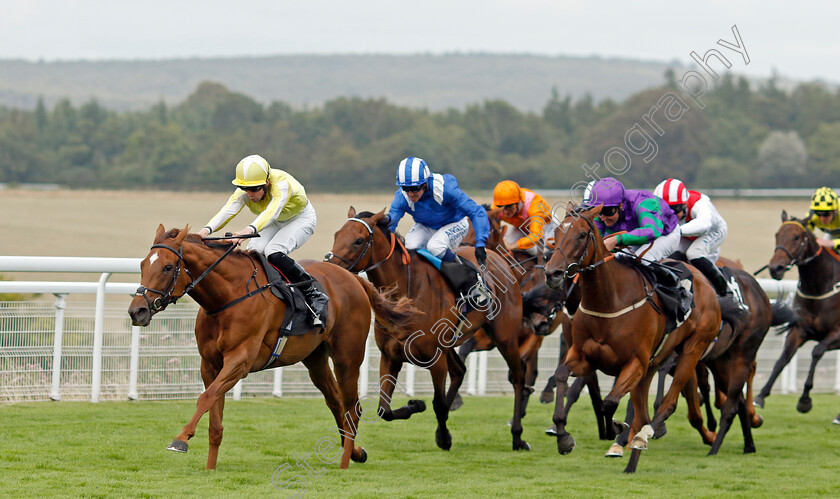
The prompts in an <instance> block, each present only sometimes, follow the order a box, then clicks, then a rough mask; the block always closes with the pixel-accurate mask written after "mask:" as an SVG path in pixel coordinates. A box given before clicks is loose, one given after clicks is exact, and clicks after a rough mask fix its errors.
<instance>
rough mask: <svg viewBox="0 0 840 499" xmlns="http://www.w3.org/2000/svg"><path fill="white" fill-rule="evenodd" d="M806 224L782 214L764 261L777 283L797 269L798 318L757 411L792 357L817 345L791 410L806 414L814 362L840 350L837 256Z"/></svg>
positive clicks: (839, 269) (839, 266)
mask: <svg viewBox="0 0 840 499" xmlns="http://www.w3.org/2000/svg"><path fill="white" fill-rule="evenodd" d="M807 223H808V222H807V221H806V220H799V219H796V218H788V215H787V212H784V211H783V212H782V225H781V227H779V230H778V232H776V250H775V251H774V252H773V257H772V258H771V259H770V264H769V267H770V275H771V276H772V277H773V279H776V280H779V279H781V278H782V277H783V276H784V275H785V272H787V271H788V270H789V269H790V268H791V267H793V266H794V265H796V266H797V267H798V268H799V286H798V287H797V289H796V297H795V298H794V302H793V303H794V310H795V311H796V313H797V315H798V317H797V320H796V323H795V324H794V325H793V326H792V327H791V328H790V330H789V332H788V334H787V337H786V338H785V346H784V349H783V350H782V354H781V356H780V357H779V360H777V361H776V364H775V365H774V366H773V372H772V373H771V374H770V378H769V379H768V380H767V383H766V384H765V385H764V387H763V388H762V389H761V392H759V394H758V396H757V397H756V398H755V403H756V404H757V405H758V406H759V407H764V399H765V398H767V397H769V396H770V390H771V389H772V388H773V383H775V381H776V378H777V377H778V376H779V374H780V373H781V372H782V369H784V367H785V366H786V365H787V363H788V362H790V359H791V358H792V357H793V354H794V353H796V351H797V350H798V349H799V347H801V346H802V344H803V343H805V342H806V341H807V340H814V341H816V342H817V346H815V347H814V350H813V351H812V352H811V368H810V370H809V371H808V378H807V379H806V380H805V387H804V390H803V392H802V396H801V397H800V398H799V402H798V403H797V404H796V409H797V410H798V411H799V412H808V411H810V410H811V396H810V393H811V389H812V388H813V387H814V372H815V370H816V367H817V362H819V361H820V359H822V357H823V355H825V352H827V351H829V350H836V349H838V348H840V257H838V255H837V253H835V252H834V250H832V249H829V248H824V247H822V246H820V245H819V244H817V239H816V237H815V236H814V233H813V232H811V231H810V230H808V229H807ZM838 418H840V416H838Z"/></svg>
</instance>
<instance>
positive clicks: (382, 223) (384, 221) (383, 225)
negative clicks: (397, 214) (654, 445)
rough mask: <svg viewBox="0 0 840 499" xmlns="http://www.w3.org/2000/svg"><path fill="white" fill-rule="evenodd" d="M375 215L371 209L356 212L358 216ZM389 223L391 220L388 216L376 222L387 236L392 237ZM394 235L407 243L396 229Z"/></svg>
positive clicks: (369, 216)
mask: <svg viewBox="0 0 840 499" xmlns="http://www.w3.org/2000/svg"><path fill="white" fill-rule="evenodd" d="M374 215H375V213H371V212H369V211H362V212H359V213H356V218H371V217H373V216H374ZM388 223H389V222H388V217H387V216H385V217H382V218H380V219H379V221H378V222H376V226H377V227H379V230H381V231H382V233H383V234H385V237H391V231H390V230H388ZM394 235H395V236H396V237H397V239H399V240H400V242H401V243H403V244H405V238H404V237H403V236H402V235H400V233H399V232H397V231H394Z"/></svg>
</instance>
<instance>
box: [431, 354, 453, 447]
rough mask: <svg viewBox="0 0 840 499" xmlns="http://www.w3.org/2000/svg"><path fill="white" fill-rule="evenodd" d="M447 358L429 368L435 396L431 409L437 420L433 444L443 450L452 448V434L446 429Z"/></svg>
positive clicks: (447, 409) (447, 408)
mask: <svg viewBox="0 0 840 499" xmlns="http://www.w3.org/2000/svg"><path fill="white" fill-rule="evenodd" d="M446 360H447V357H441V358H440V360H438V361H437V362H435V364H434V365H433V366H432V367H430V368H429V371H430V373H431V375H432V385H433V386H434V390H435V394H434V398H433V399H432V407H433V408H434V410H435V417H436V418H437V424H438V425H437V430H436V431H435V443H437V446H438V447H440V448H441V449H443V450H449V449H450V448H452V434H451V433H449V428H447V427H446V421H447V419H449V404H447V400H446V373H447V370H448V368H447V362H446Z"/></svg>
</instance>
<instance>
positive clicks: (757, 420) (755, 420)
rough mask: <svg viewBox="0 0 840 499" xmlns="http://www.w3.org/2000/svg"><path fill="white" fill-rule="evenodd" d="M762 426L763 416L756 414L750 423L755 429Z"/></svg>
mask: <svg viewBox="0 0 840 499" xmlns="http://www.w3.org/2000/svg"><path fill="white" fill-rule="evenodd" d="M835 421H836V420H835ZM762 424H764V417H762V416H761V414H756V415H755V417H754V418H752V420H751V421H750V426H752V427H753V428H758V427H760V426H761V425H762ZM837 424H840V423H837Z"/></svg>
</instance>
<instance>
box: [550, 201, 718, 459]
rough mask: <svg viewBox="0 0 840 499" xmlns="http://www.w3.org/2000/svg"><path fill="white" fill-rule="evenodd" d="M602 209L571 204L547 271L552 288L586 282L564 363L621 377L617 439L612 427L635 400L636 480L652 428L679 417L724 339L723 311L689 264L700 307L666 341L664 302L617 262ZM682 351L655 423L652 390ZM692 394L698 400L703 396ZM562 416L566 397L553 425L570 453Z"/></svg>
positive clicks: (613, 402) (612, 405) (612, 406)
mask: <svg viewBox="0 0 840 499" xmlns="http://www.w3.org/2000/svg"><path fill="white" fill-rule="evenodd" d="M601 208H602V207H601V206H597V207H595V208H592V209H590V210H586V211H583V210H576V209H575V207H574V206H573V205H572V204H571V203H570V204H569V206H568V210H569V212H570V213H569V214H568V215H567V216H566V217H565V218H564V219H563V222H562V223H561V224H560V226H559V227H558V228H557V231H556V232H555V241H558V248H557V250H555V252H554V255H553V256H552V257H551V259H550V260H549V262H548V264H547V265H546V269H545V272H546V281H547V283H548V284H549V285H550V286H559V285H562V283H563V281H565V280H566V279H568V278H570V277H571V276H573V275H579V278H578V286H580V293H581V301H580V306H579V307H578V310H577V312H576V313H575V316H574V318H573V319H572V332H571V344H570V345H569V349H568V351H567V352H566V355H565V357H564V359H563V362H564V363H565V364H566V366H567V367H568V368H569V369H570V370H571V371H572V372H573V373H574V374H575V375H576V376H585V375H587V374H590V373H592V372H594V371H595V370H596V369H597V370H600V371H602V372H604V373H606V374H608V375H611V376H616V382H615V384H614V385H613V388H612V390H611V391H610V393H609V395H607V396H606V398H605V399H604V405H603V410H604V417H605V423H606V424H605V426H606V428H607V433H608V437H609V438H614V437H615V427H614V425H613V424H612V421H611V420H612V416H613V415H614V414H615V411H616V409H617V408H618V404H619V402H620V401H621V397H623V396H624V395H625V394H627V393H628V392H630V393H631V402H632V403H633V409H634V418H633V423H632V425H631V427H630V436H631V438H632V439H631V442H630V446H631V448H633V453H632V456H631V459H630V461H629V462H628V464H627V467H626V468H625V470H624V471H625V472H626V473H632V472H635V470H636V467H637V465H638V461H639V456H640V453H641V450H643V449H646V448H647V445H648V439H649V438H650V437H651V436H652V435H653V428H652V425H653V426H656V425H658V424H659V423H660V422H662V421H664V420H666V419H667V418H668V416H670V415H671V414H672V413H673V412H674V410H675V409H676V404H677V398H678V397H679V394H680V391H681V390H682V389H683V387H684V386H685V385H686V384H687V383H689V382H690V381H692V380H693V379H696V378H695V376H694V370H695V368H696V366H697V363H698V361H699V360H700V357H701V356H702V355H703V353H704V352H705V351H706V350H707V349H708V347H709V345H710V344H711V343H712V341H713V340H714V339H715V337H716V336H717V333H718V327H719V326H720V319H721V312H720V306H719V305H718V301H717V295H716V293H715V291H714V289H713V288H712V286H711V284H709V282H708V281H707V280H706V279H705V278H704V277H702V274H701V273H700V272H699V271H698V270H697V269H695V268H693V267H691V266H690V265H689V266H687V267H688V268H689V269H690V271H691V273H692V275H693V282H694V303H695V306H694V309H693V310H692V313H691V314H690V315H689V316H688V318H686V319H685V321H684V322H683V323H682V324H681V325H680V326H679V327H678V328H677V329H675V330H674V331H671V332H670V333H669V334H667V335H666V334H665V317H664V316H662V315H661V314H659V313H658V312H657V308H658V309H660V310H661V302H660V300H659V297H658V296H657V295H656V293H654V292H653V291H652V286H651V284H650V283H649V282H648V281H647V280H646V279H645V278H644V277H643V276H642V275H641V274H640V273H639V271H638V270H636V269H634V268H632V267H630V266H628V265H623V264H621V263H619V262H617V261H615V259H614V258H612V254H611V253H610V252H609V251H607V248H606V246H604V240H603V238H602V236H601V233H600V232H599V231H598V228H597V227H596V226H595V223H594V222H593V220H594V218H595V217H596V216H597V215H598V214H599V213H600V212H601ZM654 307H656V308H654ZM676 350H679V351H680V356H679V358H678V359H677V365H676V367H675V370H674V380H673V382H672V383H671V386H670V388H669V390H668V393H667V394H666V395H665V397H664V399H663V401H662V404H661V405H660V406H659V408H658V409H657V410H656V413H655V415H654V418H653V421H651V419H650V416H649V413H648V392H649V390H650V383H651V381H652V379H653V376H654V375H655V374H656V370H657V368H658V367H659V365H660V364H662V363H663V362H665V360H666V359H667V358H668V357H669V356H670V355H671V353H672V352H674V351H676ZM684 395H685V396H687V397H689V399H690V398H691V397H695V398H696V397H697V391H696V390H691V391H689V393H684ZM691 406H692V404H689V407H691ZM561 414H562V398H561V397H557V407H556V410H555V414H554V418H553V419H554V423H555V425H556V426H557V432H558V436H557V445H558V451H559V452H561V453H562V452H563V450H564V448H563V446H564V445H565V444H566V443H567V442H566V440H567V439H565V438H564V437H565V435H567V434H568V433H567V432H566V430H565V421H563V420H562V419H561Z"/></svg>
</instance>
